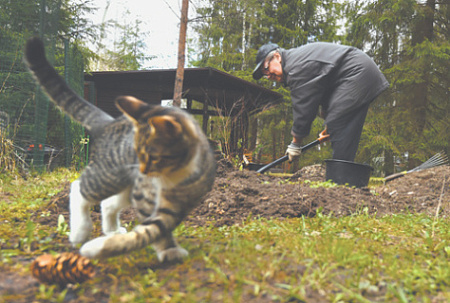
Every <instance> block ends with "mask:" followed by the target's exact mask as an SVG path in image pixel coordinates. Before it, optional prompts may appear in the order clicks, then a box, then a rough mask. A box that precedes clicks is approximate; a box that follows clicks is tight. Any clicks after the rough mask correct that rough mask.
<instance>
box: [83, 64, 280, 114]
mask: <svg viewBox="0 0 450 303" xmlns="http://www.w3.org/2000/svg"><path fill="white" fill-rule="evenodd" d="M175 75H176V69H154V70H140V71H102V72H92V73H89V74H86V75H85V80H86V81H90V82H94V83H95V87H96V90H97V104H98V105H99V106H100V107H101V104H104V103H105V102H109V103H112V102H113V101H114V99H115V98H116V97H117V96H119V95H134V96H136V97H137V98H140V99H142V100H144V101H147V102H150V103H156V102H160V101H161V100H165V99H167V100H169V99H172V98H173V87H174V83H175ZM183 98H187V99H191V100H195V101H199V102H202V103H204V102H205V101H206V102H207V104H208V105H209V106H212V107H214V108H218V109H220V111H221V114H223V115H227V116H235V115H238V114H239V113H240V112H242V111H243V110H245V111H246V112H247V113H249V114H253V113H256V112H260V111H261V110H264V109H266V108H268V107H271V106H274V105H276V104H279V103H280V102H281V101H282V100H283V96H282V95H281V94H279V93H277V92H274V91H272V90H270V89H267V88H264V87H262V86H259V85H257V84H255V83H252V82H249V81H246V80H243V79H240V78H238V77H235V76H232V75H230V74H228V73H225V72H222V71H219V70H217V69H214V68H210V67H207V68H185V70H184V81H183ZM98 99H104V100H98ZM106 99H107V100H106ZM111 105H112V104H111Z"/></svg>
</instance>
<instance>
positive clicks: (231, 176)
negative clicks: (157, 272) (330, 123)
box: [0, 161, 450, 302]
mask: <svg viewBox="0 0 450 303" xmlns="http://www.w3.org/2000/svg"><path fill="white" fill-rule="evenodd" d="M324 175H325V170H324V168H323V167H322V166H321V165H316V166H310V167H305V168H303V169H302V170H300V171H298V172H297V173H296V174H294V176H292V177H290V178H285V177H275V176H270V175H261V174H258V173H256V172H252V171H246V170H244V171H237V170H235V169H234V168H233V167H232V165H231V164H230V163H228V162H226V161H221V162H219V165H218V171H217V177H216V180H215V186H214V188H213V190H212V192H211V193H210V194H209V196H208V197H207V199H206V200H205V201H204V202H203V203H202V204H201V205H200V206H198V207H197V208H196V209H195V210H194V211H193V213H191V214H190V215H189V216H188V218H187V219H186V221H185V224H186V225H191V226H203V225H209V224H213V225H214V226H222V225H235V224H241V223H242V222H243V221H245V220H246V219H248V218H254V217H265V218H277V219H281V220H283V219H284V218H287V217H301V216H306V217H314V216H315V215H316V214H317V210H319V209H320V211H321V212H322V213H323V214H325V215H328V214H332V215H334V216H337V217H339V216H346V215H350V214H353V213H358V212H368V213H369V214H376V215H377V216H384V215H390V214H394V213H402V212H410V213H426V214H428V215H430V216H435V215H436V213H437V212H438V213H439V216H440V217H446V218H449V217H450V194H449V192H450V186H449V179H450V178H449V176H450V166H441V167H436V168H432V169H428V170H424V171H420V172H415V173H411V174H407V175H405V176H404V177H401V178H398V179H395V180H393V181H390V182H388V183H386V184H384V185H380V186H376V187H373V188H360V189H357V188H349V187H344V186H339V187H332V188H325V187H323V186H322V187H321V186H319V187H316V188H314V187H311V186H310V185H311V183H308V182H304V181H305V180H310V181H318V182H323V181H324ZM299 180H300V181H303V182H298V181H299ZM68 193H69V184H68V183H67V184H63V185H62V190H61V191H60V192H59V193H58V194H57V195H55V196H53V197H52V198H51V199H50V200H49V201H48V204H47V205H46V206H45V210H46V211H47V212H50V215H48V216H45V217H42V216H39V214H36V215H34V218H33V220H34V221H35V222H38V223H40V224H47V225H53V226H56V225H57V218H58V216H59V214H63V215H64V216H65V217H66V220H67V221H68ZM93 216H94V217H98V219H99V217H100V214H99V213H98V212H94V215H93ZM96 219H97V218H94V220H96ZM122 219H124V220H134V213H133V211H132V210H131V209H129V210H125V211H124V212H123V213H122ZM12 242H14V240H12ZM12 242H11V243H12ZM12 244H13V243H12ZM12 244H11V245H12ZM67 244H68V245H69V243H68V240H67ZM2 248H8V247H6V246H5V247H2ZM16 261H17V262H22V263H24V264H26V265H27V266H28V264H29V263H30V262H31V261H32V260H30V259H29V258H18V259H17V260H16ZM201 272H202V271H199V277H197V278H199V279H201ZM205 274H207V273H206V272H205ZM38 289H39V284H38V283H37V281H36V280H34V279H33V278H32V277H31V275H28V276H26V275H20V274H17V273H15V272H13V271H12V270H11V269H6V270H3V273H2V275H1V276H0V302H2V300H1V297H2V295H3V294H11V293H26V294H29V296H28V295H27V299H25V301H23V302H33V301H35V299H34V296H35V294H36V293H37V292H38ZM102 296H103V297H102ZM96 297H97V298H96V299H95V302H107V301H108V297H109V294H105V293H104V294H103V295H102V293H98V294H97V295H96ZM65 302H76V300H75V301H73V300H70V298H66V300H65ZM93 302H94V301H93Z"/></svg>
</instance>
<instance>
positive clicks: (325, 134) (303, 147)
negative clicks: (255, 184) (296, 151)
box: [256, 128, 330, 174]
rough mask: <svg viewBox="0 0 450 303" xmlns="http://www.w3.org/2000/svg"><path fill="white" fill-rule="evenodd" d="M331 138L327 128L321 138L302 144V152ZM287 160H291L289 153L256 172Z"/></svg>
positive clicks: (262, 171) (263, 170)
mask: <svg viewBox="0 0 450 303" xmlns="http://www.w3.org/2000/svg"><path fill="white" fill-rule="evenodd" d="M329 138H330V135H329V134H327V129H326V128H325V129H324V130H323V131H322V132H321V133H320V135H319V138H318V139H317V140H314V141H313V142H311V143H308V144H306V145H304V146H302V147H300V148H301V149H302V152H304V151H306V150H308V149H310V148H311V147H313V146H316V145H318V144H320V143H322V142H325V141H327V140H328V139H329ZM287 160H289V157H288V155H284V156H283V157H281V158H278V159H276V160H275V161H273V162H271V163H269V164H267V165H265V166H263V167H261V168H260V169H258V170H257V171H256V172H257V173H260V174H262V173H264V172H266V171H267V170H268V169H271V168H272V167H274V166H275V165H278V164H280V163H283V162H286V161H287Z"/></svg>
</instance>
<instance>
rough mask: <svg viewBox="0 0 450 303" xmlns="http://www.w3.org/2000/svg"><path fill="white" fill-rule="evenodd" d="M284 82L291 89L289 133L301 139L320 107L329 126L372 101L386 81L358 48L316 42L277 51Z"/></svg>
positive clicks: (307, 132)
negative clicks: (290, 126) (291, 108)
mask: <svg viewBox="0 0 450 303" xmlns="http://www.w3.org/2000/svg"><path fill="white" fill-rule="evenodd" d="M280 53H281V57H282V68H283V74H284V82H285V84H286V85H287V86H288V87H289V88H290V90H291V99H292V107H293V111H294V123H293V126H292V135H294V136H296V137H298V138H303V137H306V136H307V135H308V134H309V132H310V129H311V123H312V122H313V120H314V119H315V117H316V115H317V112H318V109H319V106H322V110H323V111H324V112H325V123H326V124H327V126H328V127H329V128H330V127H339V124H345V114H347V113H350V112H351V111H352V110H355V109H357V108H359V107H362V106H363V105H367V104H369V103H370V102H372V101H373V100H374V99H375V98H376V97H377V96H378V95H379V94H380V93H381V92H383V91H384V90H385V89H386V88H387V87H388V86H389V83H388V82H387V81H386V78H385V77H384V75H383V74H382V73H381V72H380V70H379V69H378V67H377V66H376V64H375V63H374V62H373V60H372V59H371V58H370V57H369V56H367V55H366V54H365V53H364V52H362V51H360V50H358V49H357V48H354V47H350V46H344V45H338V44H332V43H325V42H317V43H311V44H307V45H304V46H301V47H298V48H293V49H289V50H284V49H282V50H281V51H280Z"/></svg>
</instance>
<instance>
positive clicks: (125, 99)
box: [116, 96, 149, 123]
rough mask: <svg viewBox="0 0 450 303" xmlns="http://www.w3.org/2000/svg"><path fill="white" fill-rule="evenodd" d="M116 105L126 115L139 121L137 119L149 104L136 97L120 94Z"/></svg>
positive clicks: (134, 120)
mask: <svg viewBox="0 0 450 303" xmlns="http://www.w3.org/2000/svg"><path fill="white" fill-rule="evenodd" d="M116 106H117V108H118V109H120V110H121V111H122V112H123V113H124V115H125V116H127V117H128V118H130V119H131V120H132V121H133V122H135V123H137V120H138V119H139V117H140V116H141V114H142V113H143V112H145V108H148V106H149V105H148V104H147V103H145V102H144V101H141V100H139V99H137V98H135V97H131V96H120V97H117V99H116Z"/></svg>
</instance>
